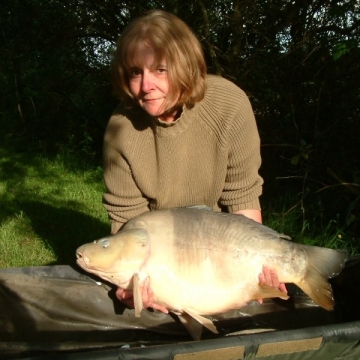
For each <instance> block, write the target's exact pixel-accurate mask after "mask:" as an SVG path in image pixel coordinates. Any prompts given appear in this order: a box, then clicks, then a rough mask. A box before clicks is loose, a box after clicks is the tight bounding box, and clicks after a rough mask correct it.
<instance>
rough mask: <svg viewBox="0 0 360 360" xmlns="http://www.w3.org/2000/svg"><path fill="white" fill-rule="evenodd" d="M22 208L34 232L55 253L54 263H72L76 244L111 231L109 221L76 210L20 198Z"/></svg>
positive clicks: (89, 240)
mask: <svg viewBox="0 0 360 360" xmlns="http://www.w3.org/2000/svg"><path fill="white" fill-rule="evenodd" d="M21 208H22V210H23V212H24V213H25V214H26V216H27V217H28V218H29V219H30V221H31V226H32V228H33V229H34V231H35V232H36V234H37V235H38V236H39V237H41V238H42V239H43V241H44V242H45V243H46V245H47V246H49V248H51V249H52V250H53V252H54V253H55V255H56V257H57V259H58V260H57V262H56V264H74V263H75V259H76V258H75V250H76V248H77V247H78V246H80V245H82V244H84V243H87V242H91V241H93V240H95V239H98V238H100V237H103V236H106V235H108V234H109V233H110V226H109V224H107V223H104V222H102V221H100V220H99V219H96V218H94V217H92V216H90V215H87V214H84V213H82V212H80V211H78V210H73V209H69V208H66V207H55V206H52V205H49V204H45V203H43V202H40V201H21ZM49 265H53V264H49Z"/></svg>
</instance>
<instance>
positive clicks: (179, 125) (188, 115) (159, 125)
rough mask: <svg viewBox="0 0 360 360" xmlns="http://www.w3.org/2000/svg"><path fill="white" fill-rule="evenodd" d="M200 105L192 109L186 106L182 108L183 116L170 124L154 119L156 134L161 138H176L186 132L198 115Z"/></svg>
mask: <svg viewBox="0 0 360 360" xmlns="http://www.w3.org/2000/svg"><path fill="white" fill-rule="evenodd" d="M197 109H198V104H195V106H194V107H192V108H191V109H189V108H187V107H186V106H185V105H184V106H183V108H182V112H181V115H180V116H179V117H178V118H177V119H176V120H175V121H172V122H170V123H168V122H165V121H162V120H160V119H158V118H155V117H153V118H152V123H153V128H154V130H155V132H156V134H157V135H158V136H160V137H165V136H175V135H178V134H181V133H182V132H183V131H185V130H186V129H187V128H188V127H189V126H190V125H191V124H192V122H193V121H194V119H195V117H196V114H197V112H198V111H197Z"/></svg>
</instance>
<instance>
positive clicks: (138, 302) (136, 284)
mask: <svg viewBox="0 0 360 360" xmlns="http://www.w3.org/2000/svg"><path fill="white" fill-rule="evenodd" d="M140 287H141V281H140V276H139V274H138V273H136V274H135V275H134V276H133V296H134V307H135V316H136V317H140V313H141V310H142V309H143V302H142V296H141V291H140Z"/></svg>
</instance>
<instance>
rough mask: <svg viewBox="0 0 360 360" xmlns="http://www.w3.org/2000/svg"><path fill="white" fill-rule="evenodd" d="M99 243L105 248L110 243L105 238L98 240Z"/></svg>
mask: <svg viewBox="0 0 360 360" xmlns="http://www.w3.org/2000/svg"><path fill="white" fill-rule="evenodd" d="M99 243H100V246H101V247H102V248H107V247H108V246H109V245H110V241H109V239H107V238H105V239H101V240H99Z"/></svg>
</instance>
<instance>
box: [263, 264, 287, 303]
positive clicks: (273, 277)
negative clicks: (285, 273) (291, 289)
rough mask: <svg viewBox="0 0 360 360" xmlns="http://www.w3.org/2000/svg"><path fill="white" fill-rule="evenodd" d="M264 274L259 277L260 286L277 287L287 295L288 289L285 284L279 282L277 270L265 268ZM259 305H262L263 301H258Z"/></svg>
mask: <svg viewBox="0 0 360 360" xmlns="http://www.w3.org/2000/svg"><path fill="white" fill-rule="evenodd" d="M262 270H263V272H262V273H261V274H260V275H259V284H260V285H261V284H264V285H268V286H272V287H275V288H277V289H279V290H280V291H282V292H284V293H285V295H287V289H286V286H285V284H284V283H281V282H280V281H279V278H278V276H277V273H276V271H275V270H273V269H270V268H268V267H267V266H263V269H262ZM258 301H259V303H260V304H262V302H263V300H262V299H258Z"/></svg>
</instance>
